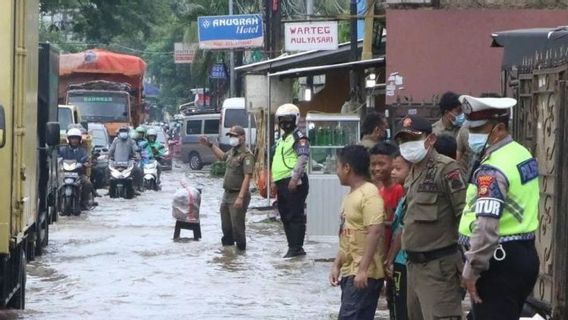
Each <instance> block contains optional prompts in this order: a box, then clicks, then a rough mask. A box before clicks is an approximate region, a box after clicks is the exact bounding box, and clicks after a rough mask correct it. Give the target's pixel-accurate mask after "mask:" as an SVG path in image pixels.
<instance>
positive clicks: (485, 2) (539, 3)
mask: <svg viewBox="0 0 568 320" xmlns="http://www.w3.org/2000/svg"><path fill="white" fill-rule="evenodd" d="M440 7H442V8H452V9H457V8H460V9H466V8H467V9H473V8H477V9H481V8H486V9H489V8H490V9H497V8H499V9H513V8H515V9H566V8H568V0H440Z"/></svg>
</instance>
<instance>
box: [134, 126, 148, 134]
mask: <svg viewBox="0 0 568 320" xmlns="http://www.w3.org/2000/svg"><path fill="white" fill-rule="evenodd" d="M136 132H138V133H142V134H146V127H143V126H139V127H138V128H136Z"/></svg>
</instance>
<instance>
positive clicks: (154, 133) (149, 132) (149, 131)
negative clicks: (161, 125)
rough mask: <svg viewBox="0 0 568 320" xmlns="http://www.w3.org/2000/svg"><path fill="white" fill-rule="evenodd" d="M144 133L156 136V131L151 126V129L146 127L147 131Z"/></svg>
mask: <svg viewBox="0 0 568 320" xmlns="http://www.w3.org/2000/svg"><path fill="white" fill-rule="evenodd" d="M146 135H147V136H156V137H157V136H158V131H156V129H154V128H151V129H148V132H146Z"/></svg>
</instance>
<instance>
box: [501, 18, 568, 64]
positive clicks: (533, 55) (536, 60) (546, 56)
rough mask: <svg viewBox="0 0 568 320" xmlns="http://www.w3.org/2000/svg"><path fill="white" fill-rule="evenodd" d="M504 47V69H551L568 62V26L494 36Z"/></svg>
mask: <svg viewBox="0 0 568 320" xmlns="http://www.w3.org/2000/svg"><path fill="white" fill-rule="evenodd" d="M492 37H493V43H492V44H491V46H492V47H503V48H505V53H504V55H503V68H504V69H512V68H513V67H516V68H522V69H526V68H529V69H532V68H535V67H539V68H543V67H544V68H549V67H555V66H558V65H560V64H564V63H568V50H567V49H566V48H568V27H558V28H554V29H550V28H538V29H519V30H511V31H503V32H497V33H494V34H492Z"/></svg>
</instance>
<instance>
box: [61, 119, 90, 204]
mask: <svg viewBox="0 0 568 320" xmlns="http://www.w3.org/2000/svg"><path fill="white" fill-rule="evenodd" d="M82 140H83V135H82V133H81V130H79V129H77V128H71V129H69V131H67V145H66V146H63V147H62V148H60V149H59V157H60V158H62V159H63V160H75V161H77V163H78V164H80V166H79V168H78V173H79V179H80V181H81V210H88V209H89V195H90V194H92V193H93V185H92V184H91V181H90V180H89V178H88V177H87V175H86V168H88V167H90V166H91V164H90V162H89V154H88V153H87V151H86V150H85V149H83V148H81V141H82ZM92 204H93V205H96V203H95V202H93V203H92Z"/></svg>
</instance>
